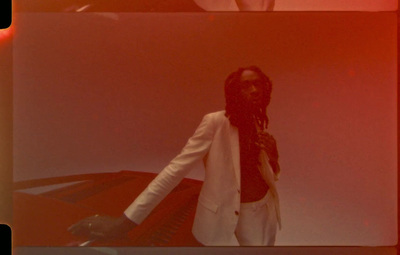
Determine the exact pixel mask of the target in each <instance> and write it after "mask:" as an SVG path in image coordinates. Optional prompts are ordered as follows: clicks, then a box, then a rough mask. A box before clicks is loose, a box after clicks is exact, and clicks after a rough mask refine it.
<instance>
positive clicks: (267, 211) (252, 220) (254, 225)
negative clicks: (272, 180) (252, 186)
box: [235, 191, 278, 246]
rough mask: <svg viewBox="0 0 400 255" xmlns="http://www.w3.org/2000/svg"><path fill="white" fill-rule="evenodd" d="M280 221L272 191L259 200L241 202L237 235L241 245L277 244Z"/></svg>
mask: <svg viewBox="0 0 400 255" xmlns="http://www.w3.org/2000/svg"><path fill="white" fill-rule="evenodd" d="M277 225H278V221H277V219H276V212H275V205H274V201H273V197H272V194H271V192H269V191H268V192H267V194H266V195H265V197H264V198H262V199H261V200H259V201H255V202H250V203H241V204H240V216H239V221H238V224H237V226H236V231H235V235H236V238H237V241H238V243H239V245H241V246H266V245H269V246H272V245H274V244H275V237H276V232H277Z"/></svg>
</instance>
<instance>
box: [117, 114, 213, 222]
mask: <svg viewBox="0 0 400 255" xmlns="http://www.w3.org/2000/svg"><path fill="white" fill-rule="evenodd" d="M213 136H214V127H213V122H212V116H211V115H210V114H208V115H205V116H204V117H203V120H202V121H201V123H200V125H199V126H198V128H197V129H196V131H195V133H194V135H193V136H192V137H191V138H190V139H189V140H188V141H187V143H186V145H185V146H184V148H183V149H182V151H181V152H180V153H179V154H178V156H176V157H175V158H174V159H173V160H172V161H171V162H170V163H169V164H168V165H167V166H166V167H165V168H164V169H163V170H162V171H161V172H160V173H159V174H158V175H157V176H156V178H154V180H153V181H152V182H151V183H150V184H149V185H148V186H147V188H146V189H145V190H144V191H143V192H142V193H141V194H140V195H139V196H138V197H137V198H136V199H135V201H133V203H132V204H131V205H130V206H129V207H128V208H127V209H126V210H125V211H124V213H125V215H126V216H127V217H128V218H129V219H130V220H132V221H133V222H135V223H137V224H140V223H141V222H142V221H143V220H144V219H145V218H146V217H147V216H148V215H149V214H150V212H151V211H152V210H153V209H154V208H155V207H156V206H157V205H158V204H159V203H160V202H161V201H162V200H163V199H164V198H165V197H166V196H167V195H168V193H169V192H171V190H172V189H173V188H174V187H176V186H177V185H178V184H179V183H180V181H181V180H182V179H183V178H184V177H185V176H186V174H187V173H188V172H189V171H190V170H191V169H192V167H193V165H195V163H196V162H197V161H199V160H202V159H203V158H204V156H205V155H206V154H207V153H208V151H209V148H210V146H211V143H212V139H213Z"/></svg>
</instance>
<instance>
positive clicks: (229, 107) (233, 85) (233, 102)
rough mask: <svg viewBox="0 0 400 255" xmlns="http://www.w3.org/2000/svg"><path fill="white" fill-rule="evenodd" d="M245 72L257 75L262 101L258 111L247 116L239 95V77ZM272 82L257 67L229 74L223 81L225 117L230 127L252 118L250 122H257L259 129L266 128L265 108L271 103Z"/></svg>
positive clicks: (242, 100)
mask: <svg viewBox="0 0 400 255" xmlns="http://www.w3.org/2000/svg"><path fill="white" fill-rule="evenodd" d="M246 70H250V71H253V72H255V73H257V74H258V76H259V77H260V80H261V81H262V84H263V86H262V91H263V100H262V104H261V105H260V107H259V109H257V110H256V111H253V112H252V114H250V115H249V112H248V110H249V109H248V106H247V105H246V103H245V101H244V99H243V97H242V95H241V89H242V88H241V76H242V73H243V72H244V71H246ZM271 91H272V82H271V80H270V79H269V78H268V76H266V75H265V74H264V73H263V72H262V71H261V69H260V68H259V67H257V66H249V67H244V68H239V69H238V70H236V71H235V72H233V73H231V74H230V75H229V76H228V78H227V79H226V80H225V102H226V104H225V115H226V116H227V117H228V118H229V120H230V122H231V124H232V125H234V126H237V127H239V126H240V125H241V124H243V123H242V122H243V121H245V120H248V121H250V120H249V118H253V120H252V121H254V120H256V121H258V123H259V125H260V127H261V128H267V127H268V116H267V113H266V110H267V106H268V105H269V103H270V101H271Z"/></svg>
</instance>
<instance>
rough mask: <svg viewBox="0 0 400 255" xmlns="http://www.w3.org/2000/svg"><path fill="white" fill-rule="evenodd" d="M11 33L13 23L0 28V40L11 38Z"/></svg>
mask: <svg viewBox="0 0 400 255" xmlns="http://www.w3.org/2000/svg"><path fill="white" fill-rule="evenodd" d="M13 33H14V26H13V25H11V26H9V27H8V28H5V29H0V41H3V40H6V39H7V38H11V37H12V34H13Z"/></svg>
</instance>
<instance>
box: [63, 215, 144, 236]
mask: <svg viewBox="0 0 400 255" xmlns="http://www.w3.org/2000/svg"><path fill="white" fill-rule="evenodd" d="M135 226H137V224H136V223H134V222H132V221H130V220H129V219H128V218H127V217H126V216H125V215H122V216H121V217H119V218H115V217H110V216H102V215H94V216H90V217H87V218H85V219H83V220H81V221H79V222H78V223H75V224H73V225H72V226H70V227H69V228H68V231H70V232H71V233H72V234H73V235H77V236H84V237H87V238H89V240H102V239H116V238H121V237H123V236H124V235H126V234H127V233H128V232H129V231H130V230H131V229H132V228H134V227H135Z"/></svg>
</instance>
